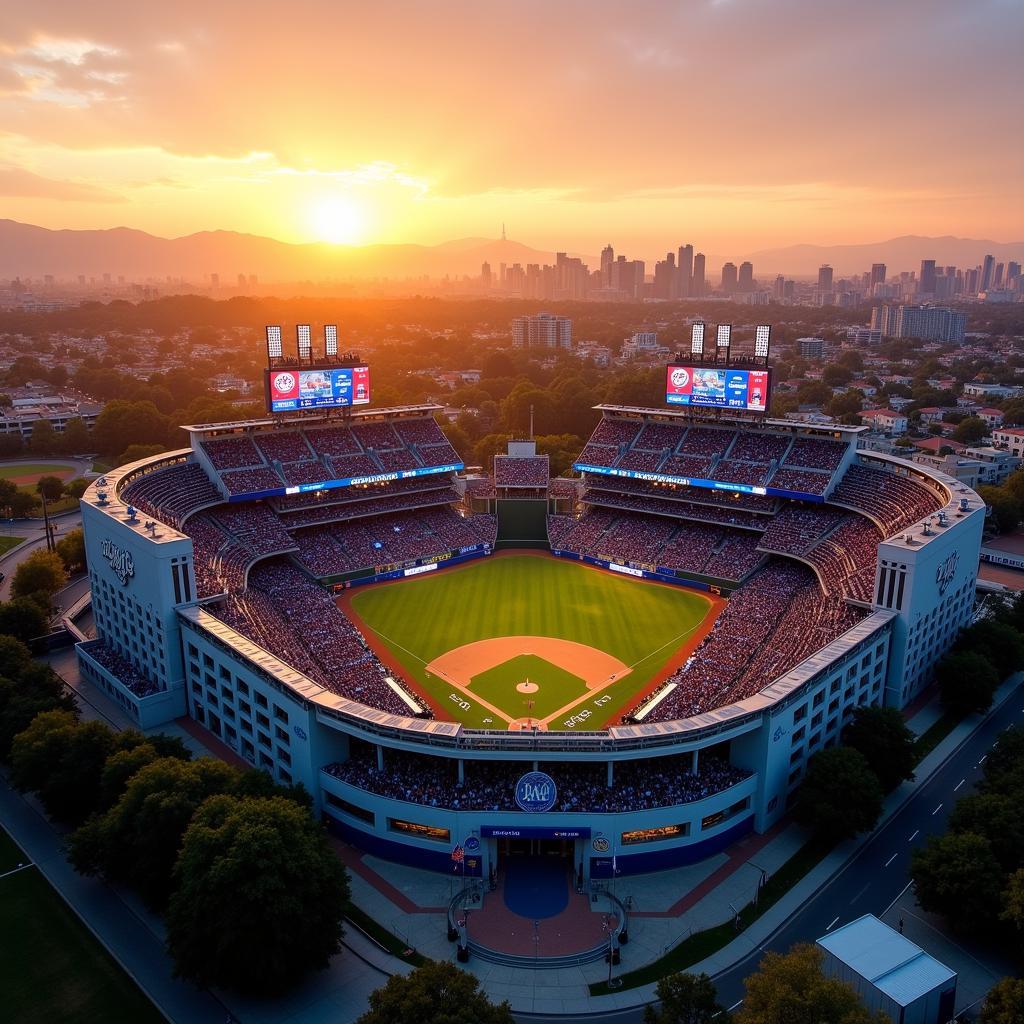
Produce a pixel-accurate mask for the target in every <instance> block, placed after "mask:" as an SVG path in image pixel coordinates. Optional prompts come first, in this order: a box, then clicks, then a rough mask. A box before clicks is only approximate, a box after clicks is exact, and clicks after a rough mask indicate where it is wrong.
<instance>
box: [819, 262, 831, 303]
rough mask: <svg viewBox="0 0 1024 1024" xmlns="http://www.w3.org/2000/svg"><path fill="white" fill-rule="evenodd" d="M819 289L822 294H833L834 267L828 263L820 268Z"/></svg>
mask: <svg viewBox="0 0 1024 1024" xmlns="http://www.w3.org/2000/svg"><path fill="white" fill-rule="evenodd" d="M818 291H819V292H821V294H822V295H831V294H832V268H831V267H830V266H829V265H828V264H827V263H823V264H822V265H821V266H820V267H819V268H818Z"/></svg>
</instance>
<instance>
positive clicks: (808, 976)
mask: <svg viewBox="0 0 1024 1024" xmlns="http://www.w3.org/2000/svg"><path fill="white" fill-rule="evenodd" d="M821 964H822V953H821V950H819V949H818V948H817V947H815V946H812V945H809V944H806V943H801V944H799V945H796V946H794V947H793V948H792V949H791V950H790V951H789V952H788V953H786V954H785V955H783V954H781V953H768V954H766V956H765V958H764V959H763V960H762V961H761V963H760V965H759V967H758V969H757V972H756V973H754V974H752V975H751V976H750V977H749V978H747V980H746V989H747V994H746V996H745V997H744V1000H743V1008H742V1009H741V1010H740V1012H739V1013H738V1014H737V1015H736V1024H825V1022H826V1021H827V1022H828V1024H888V1022H889V1018H888V1017H887V1016H886V1015H885V1014H883V1013H882V1012H881V1011H879V1012H878V1014H871V1013H869V1012H868V1010H867V1008H866V1007H865V1006H864V1005H863V1004H862V1003H861V1001H860V999H859V998H858V997H857V993H856V992H855V991H854V990H853V988H852V987H851V986H849V985H846V984H844V983H843V982H841V981H837V980H836V979H834V978H826V977H825V975H824V973H823V971H822V969H821Z"/></svg>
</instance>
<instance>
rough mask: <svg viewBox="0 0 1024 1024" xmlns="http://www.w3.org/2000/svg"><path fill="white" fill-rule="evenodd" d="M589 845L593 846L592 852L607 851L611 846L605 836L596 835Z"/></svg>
mask: <svg viewBox="0 0 1024 1024" xmlns="http://www.w3.org/2000/svg"><path fill="white" fill-rule="evenodd" d="M590 845H591V846H592V847H593V848H594V853H607V852H608V851H609V850H610V849H611V847H612V844H611V843H610V842H608V840H607V838H606V837H605V836H598V837H597V838H596V839H595V840H594V841H593V842H592V843H591V844H590Z"/></svg>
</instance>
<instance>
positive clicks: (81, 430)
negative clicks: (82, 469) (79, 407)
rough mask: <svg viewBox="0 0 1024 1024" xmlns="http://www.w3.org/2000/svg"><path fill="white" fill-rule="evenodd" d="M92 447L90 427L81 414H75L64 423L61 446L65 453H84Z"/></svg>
mask: <svg viewBox="0 0 1024 1024" xmlns="http://www.w3.org/2000/svg"><path fill="white" fill-rule="evenodd" d="M91 447H92V438H91V436H90V434H89V428H88V427H87V426H86V425H85V421H84V420H83V419H82V418H81V416H74V417H72V418H71V419H70V420H68V421H67V423H65V424H64V433H63V434H61V436H60V448H61V451H62V452H64V454H65V455H84V454H85V453H86V452H88V451H89V450H90V448H91Z"/></svg>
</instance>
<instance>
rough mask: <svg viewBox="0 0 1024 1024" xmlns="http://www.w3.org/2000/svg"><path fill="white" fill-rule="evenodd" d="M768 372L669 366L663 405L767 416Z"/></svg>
mask: <svg viewBox="0 0 1024 1024" xmlns="http://www.w3.org/2000/svg"><path fill="white" fill-rule="evenodd" d="M769 374H770V371H768V370H734V369H731V368H730V367H727V366H715V367H711V366H669V368H668V374H667V378H666V381H665V401H666V402H668V404H669V405H688V406H693V407H695V408H702V409H735V410H738V411H740V412H766V411H767V409H768V390H769V384H770V377H769Z"/></svg>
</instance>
